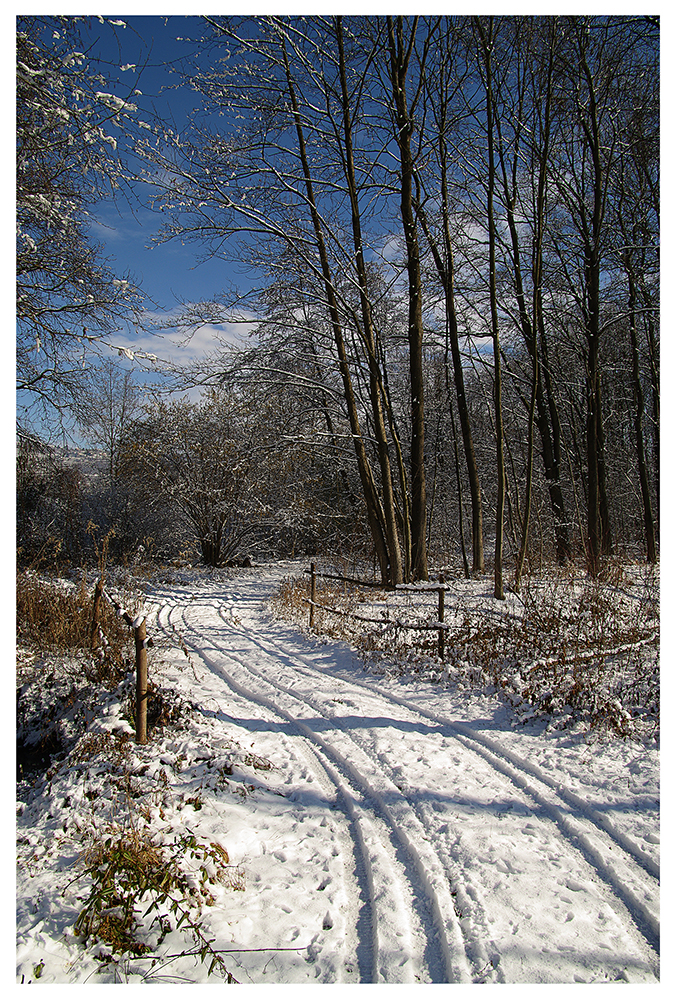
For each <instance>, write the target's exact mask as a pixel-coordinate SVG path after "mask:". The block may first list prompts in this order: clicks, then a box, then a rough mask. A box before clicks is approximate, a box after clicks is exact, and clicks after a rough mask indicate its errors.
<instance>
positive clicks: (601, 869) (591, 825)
mask: <svg viewBox="0 0 680 1004" xmlns="http://www.w3.org/2000/svg"><path fill="white" fill-rule="evenodd" d="M219 609H220V613H221V616H222V617H223V619H224V616H223V614H222V612H221V608H219ZM225 623H227V624H228V623H229V622H227V621H225ZM229 626H231V625H229ZM236 630H242V629H239V628H238V627H237V628H236ZM244 634H245V632H244ZM248 637H250V635H248ZM252 640H253V641H254V642H255V644H256V645H257V646H258V647H259V648H260V649H261V650H262V651H263V652H264V653H265V654H267V655H269V656H273V657H276V656H277V655H278V657H279V658H280V657H281V656H282V655H284V656H285V657H286V658H287V659H288V660H292V661H293V662H294V663H295V664H296V665H297V667H300V668H302V667H306V668H303V670H302V671H303V672H306V673H307V674H308V675H311V676H312V677H313V676H314V674H320V673H321V672H322V671H321V670H320V669H319V666H318V664H317V663H316V662H315V660H313V659H311V658H309V657H306V656H304V655H303V654H302V653H299V652H295V651H294V650H292V649H289V648H287V647H286V646H283V645H280V644H278V643H268V644H264V643H263V642H262V641H261V640H260V639H259V638H255V637H254V638H252ZM332 675H333V676H335V677H336V678H339V679H341V680H343V682H344V683H346V684H348V685H349V686H351V687H355V688H357V689H358V690H360V691H361V690H367V691H369V692H373V693H374V694H378V695H379V696H380V697H381V698H383V699H386V700H388V701H389V702H390V703H391V704H393V705H396V706H397V707H400V708H405V709H407V710H409V711H410V712H412V713H415V714H416V715H417V716H418V717H419V719H420V720H421V721H424V722H436V723H437V724H439V725H443V726H444V727H445V728H447V729H448V730H449V734H450V737H451V738H453V739H455V740H457V741H458V742H459V743H461V744H462V745H464V746H465V747H466V748H468V749H469V750H470V751H471V752H473V753H475V754H477V755H478V756H480V757H481V758H482V759H484V760H485V761H486V762H487V763H488V764H489V765H490V766H491V767H492V768H493V769H494V770H496V771H498V772H499V773H501V774H503V775H504V776H505V777H506V778H508V780H510V781H511V782H512V783H513V785H514V786H515V787H516V788H518V789H519V790H520V791H522V792H523V793H524V794H525V795H528V796H529V797H530V798H531V799H532V801H533V802H534V803H535V804H536V805H537V806H539V807H540V809H541V810H543V812H545V813H546V814H547V815H548V816H549V817H551V818H552V819H553V821H554V822H555V824H556V825H557V827H558V829H559V830H560V832H561V833H562V834H563V835H564V836H565V837H566V839H567V840H568V841H569V844H570V846H572V847H573V848H574V849H576V850H577V851H578V852H579V853H580V854H581V856H582V857H583V858H585V860H586V861H587V862H588V864H589V865H590V866H591V867H592V868H594V870H595V871H596V873H597V875H598V877H599V878H600V880H601V881H602V882H604V884H605V885H606V886H607V887H608V888H610V889H611V890H612V891H613V892H614V894H615V895H616V898H617V900H618V902H619V903H620V904H621V905H622V906H623V907H624V908H625V914H624V915H623V916H624V918H626V917H627V918H629V919H630V920H632V922H633V924H634V925H635V928H636V929H637V931H638V932H639V934H640V935H641V936H642V938H644V941H645V943H646V947H645V946H641V947H645V954H646V955H649V948H651V949H652V952H653V953H654V957H653V958H650V962H651V965H652V966H653V968H654V970H655V972H656V973H657V974H658V954H659V942H660V924H659V906H658V891H657V889H655V893H656V895H651V894H650V890H649V886H650V883H649V879H650V878H652V879H654V880H656V883H657V886H658V878H659V867H658V865H657V863H656V862H655V861H654V859H653V858H652V857H651V856H650V855H648V854H646V853H645V852H644V851H643V850H642V849H641V848H638V847H637V846H636V845H635V844H634V843H633V841H632V840H630V838H629V837H627V836H626V835H625V834H623V833H621V832H620V831H619V830H618V829H617V828H616V827H615V826H614V825H613V824H612V823H611V822H610V821H609V820H608V819H607V817H606V816H605V815H604V814H603V813H601V812H599V811H598V810H596V809H592V808H591V807H590V806H589V805H588V804H587V802H586V801H585V800H584V799H582V798H580V797H579V796H578V795H576V794H574V793H572V792H569V791H568V790H567V789H565V788H564V786H563V785H560V784H555V783H554V782H553V781H552V779H551V778H549V777H548V775H546V774H545V772H544V771H542V770H540V768H538V767H535V766H533V765H531V764H529V763H527V761H526V760H524V759H523V758H522V757H520V756H517V755H516V754H514V753H512V752H511V751H509V750H507V749H505V748H504V747H503V746H502V745H501V744H500V743H498V742H496V741H495V740H492V739H488V738H487V737H482V736H480V735H479V733H478V732H477V731H476V730H474V729H472V728H471V727H470V726H468V725H466V724H465V723H464V722H461V721H459V720H456V719H453V718H450V717H448V716H445V715H439V714H436V713H435V712H430V711H427V710H425V709H423V708H421V707H420V706H419V705H418V704H417V703H416V702H414V701H409V700H408V699H407V698H400V697H396V696H395V695H394V693H392V692H391V691H389V690H388V689H387V688H384V687H381V686H380V685H378V684H373V683H370V682H369V681H361V682H358V681H356V680H355V679H353V678H349V677H347V676H346V675H345V674H343V673H341V672H337V671H335V672H333V673H332ZM575 812H576V813H579V814H580V816H576V815H575ZM611 841H614V842H615V843H616V844H617V845H618V850H619V853H618V857H617V858H612V857H611V855H610V853H608V852H610V851H611V844H610V842H611ZM618 912H619V914H621V910H620V909H619V911H618Z"/></svg>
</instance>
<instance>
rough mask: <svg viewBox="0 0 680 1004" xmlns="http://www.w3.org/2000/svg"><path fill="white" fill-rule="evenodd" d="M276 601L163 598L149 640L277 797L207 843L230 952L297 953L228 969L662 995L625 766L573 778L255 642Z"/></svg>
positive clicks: (438, 697)
mask: <svg viewBox="0 0 680 1004" xmlns="http://www.w3.org/2000/svg"><path fill="white" fill-rule="evenodd" d="M274 583H275V572H274V570H272V571H271V572H269V573H267V574H262V573H261V572H259V573H258V574H252V575H249V576H248V575H243V576H240V577H235V578H233V579H231V580H223V581H221V582H220V581H214V582H212V583H210V582H206V583H205V584H202V585H199V584H197V583H192V584H191V585H189V586H187V587H177V586H173V587H168V589H167V592H165V593H164V594H163V597H162V598H161V597H160V596H159V597H158V600H159V602H158V605H157V606H156V607H155V608H154V613H153V617H154V618H155V624H154V623H153V620H152V618H151V617H150V618H149V631H150V633H151V634H156V635H157V636H158V635H160V634H161V633H162V634H164V635H166V636H167V638H168V639H169V640H174V642H175V643H176V642H177V640H178V637H180V636H181V638H182V640H183V643H184V644H185V645H186V646H187V649H188V650H189V652H190V655H191V662H192V665H193V669H194V676H193V677H192V678H191V679H189V677H188V675H187V671H186V665H185V666H184V674H183V675H184V686H185V687H186V686H187V683H188V682H190V687H191V695H192V699H193V700H194V701H196V702H197V704H198V705H199V706H200V707H202V708H203V709H204V711H205V712H206V714H209V715H213V716H216V717H218V718H219V719H220V720H221V721H223V722H224V723H225V724H231V725H232V727H233V729H234V730H236V732H237V733H238V735H237V738H238V739H239V741H241V742H243V736H244V735H247V736H248V739H249V743H252V742H253V740H255V743H254V749H255V751H256V752H257V753H258V754H260V755H263V756H266V757H268V758H269V759H270V760H271V761H272V762H273V763H274V764H275V765H276V767H277V774H276V777H275V779H274V783H273V785H272V786H273V787H274V788H276V789H277V792H278V793H279V794H280V795H285V796H286V801H285V803H284V804H282V805H280V807H279V809H278V810H277V811H276V812H272V811H271V807H269V811H261V812H259V813H257V812H256V810H255V809H254V808H252V807H251V808H249V807H248V806H247V805H246V806H244V807H243V812H242V815H241V818H240V820H239V821H236V820H235V819H234V818H233V811H231V814H230V816H229V820H228V823H226V825H227V826H228V832H226V833H224V834H222V833H220V836H221V837H222V839H224V841H225V843H226V844H227V845H228V846H229V848H230V854H232V859H233V858H234V856H235V855H236V856H237V855H238V852H239V849H240V850H241V853H242V855H243V860H244V862H245V863H246V867H247V869H248V871H249V873H251V878H250V879H249V886H250V888H251V892H252V897H253V898H252V900H249V901H248V902H245V901H244V903H243V908H242V909H243V916H242V918H241V921H240V922H239V920H238V917H237V918H236V920H235V921H234V922H233V923H232V924H231V925H230V929H229V931H230V939H234V941H235V942H236V944H240V945H241V946H242V947H243V948H250V949H252V948H254V947H256V946H257V944H262V943H263V942H264V943H266V944H267V945H269V946H271V945H273V944H278V945H283V944H284V943H286V944H298V943H300V944H304V945H305V946H309V947H308V948H307V953H306V955H305V956H304V959H303V960H302V962H301V961H300V958H299V956H298V955H294V954H291V955H289V956H281V957H280V958H279V959H278V961H277V962H276V965H277V966H278V967H283V968H279V969H278V971H277V973H276V975H275V976H274V975H273V974H272V972H271V971H270V972H262V968H261V962H260V963H258V962H257V958H256V955H257V953H255V955H254V956H253V958H252V964H251V963H250V962H249V961H248V960H246V961H243V959H245V958H246V957H245V956H242V957H241V958H242V965H243V967H245V968H246V969H247V972H248V977H249V978H250V979H252V980H253V981H255V982H270V981H276V982H301V981H302V980H303V979H304V980H309V979H310V978H311V979H316V980H319V981H327V982H343V981H345V982H357V981H360V982H374V983H377V982H388V983H413V982H419V981H422V982H435V983H447V982H456V983H461V982H462V983H471V982H506V983H517V982H520V983H528V982H532V983H537V982H547V983H566V982H573V981H576V982H609V981H614V980H625V981H629V982H656V980H657V978H658V939H659V930H658V923H659V921H658V918H659V903H658V874H659V868H658V853H655V852H658V836H657V834H658V818H657V817H656V811H655V807H654V805H653V800H652V799H650V798H649V797H647V793H648V790H649V789H648V787H645V786H644V785H643V786H641V787H640V790H639V792H638V796H637V797H633V793H632V790H631V786H630V777H628V778H627V779H625V780H624V778H623V776H622V775H624V774H625V773H626V771H625V767H624V764H625V763H626V760H627V759H630V753H628V754H626V753H625V751H622V750H618V751H617V752H616V753H612V752H611V751H610V750H604V749H603V750H602V753H601V755H598V754H597V752H596V753H594V754H593V753H592V750H593V748H592V747H591V748H590V754H591V755H592V761H591V763H590V764H588V765H586V764H585V763H584V759H583V757H581V758H580V759H576V758H575V757H574V752H573V750H571V749H569V747H565V746H558V744H557V740H556V739H554V738H547V737H545V736H539V735H536V734H528V733H526V732H525V733H522V734H519V733H513V732H512V731H510V729H509V728H508V726H507V723H505V720H504V718H503V709H502V707H500V706H498V705H497V704H494V705H493V712H494V717H489V709H488V705H487V706H483V707H482V713H481V715H480V714H479V713H478V712H479V710H480V708H479V707H477V706H475V707H474V708H470V707H468V708H464V707H462V706H461V705H460V704H458V705H457V704H456V698H455V696H454V695H452V693H451V691H445V690H441V689H439V688H436V687H434V686H430V685H428V684H423V685H418V686H416V685H414V684H413V683H403V682H398V681H385V680H382V681H380V682H378V680H377V679H376V677H374V676H371V675H370V674H369V673H367V672H365V671H364V670H363V669H362V668H361V666H360V664H358V662H357V661H356V660H355V659H353V657H352V655H351V652H350V650H349V649H348V648H347V646H345V645H343V644H340V643H330V644H326V645H322V644H320V643H318V644H317V643H315V641H314V640H313V639H306V638H304V637H302V636H301V635H299V634H298V633H297V632H295V631H294V630H293V629H292V628H290V627H288V626H286V625H282V624H280V623H276V622H274V621H272V620H270V619H269V618H268V617H267V615H266V613H265V612H264V608H263V601H264V599H265V598H266V595H267V594H268V592H270V591H271V589H272V588H273V585H274ZM196 678H197V679H196ZM471 712H472V713H471ZM473 719H474V721H473ZM495 719H497V720H495ZM241 730H242V731H241ZM235 735H236V733H235ZM598 759H599V760H600V761H601V762H599V763H598ZM628 766H629V765H628ZM588 767H590V771H589V770H588ZM637 769H638V770H640V768H639V767H638V768H637ZM591 771H594V773H591ZM617 785H618V788H617ZM600 786H601V787H600ZM640 796H643V797H640ZM213 811H214V814H215V826H216V827H219V825H220V820H221V824H222V825H223V826H224V825H225V819H224V815H222V816H220V811H219V807H218V806H217V807H214V809H213ZM249 813H250V816H249V815H248V814H249ZM244 834H247V835H248V839H246V837H244ZM230 837H231V843H229V841H230ZM239 841H240V843H239ZM256 897H257V898H256ZM256 904H257V906H258V909H259V910H260V911H261V913H260V914H259V916H258V917H257V918H254V917H253V916H252V910H253V908H254V907H255V906H256ZM315 927H316V929H314V928H315ZM258 965H259V966H260V968H259V969H258ZM300 966H302V969H301V968H300ZM301 974H302V975H301ZM236 975H237V976H238V977H239V978H241V977H240V975H239V973H238V972H237V973H236Z"/></svg>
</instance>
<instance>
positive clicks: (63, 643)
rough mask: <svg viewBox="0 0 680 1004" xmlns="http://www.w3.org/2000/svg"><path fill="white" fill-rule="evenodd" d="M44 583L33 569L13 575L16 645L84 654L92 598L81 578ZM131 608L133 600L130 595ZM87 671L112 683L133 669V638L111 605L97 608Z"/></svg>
mask: <svg viewBox="0 0 680 1004" xmlns="http://www.w3.org/2000/svg"><path fill="white" fill-rule="evenodd" d="M69 586H70V584H68V583H65V582H64V581H63V580H57V579H48V578H44V577H42V576H39V575H37V574H36V573H35V572H32V571H20V572H18V573H17V583H16V617H17V642H18V643H19V644H20V645H21V646H22V647H24V648H29V649H33V650H35V651H38V652H50V653H59V654H74V653H80V652H84V651H87V650H89V648H90V632H91V628H92V611H93V597H92V595H90V593H89V591H88V589H87V581H86V577H85V575H83V578H82V579H81V581H80V583H79V585H78V586H71V587H70V588H69ZM130 599H131V604H132V609H134V605H135V604H136V603H137V602H138V599H137V598H134V597H131V598H130ZM92 656H93V658H92V662H91V669H92V672H93V673H94V676H95V677H96V679H99V680H101V681H105V682H107V683H110V684H112V685H115V684H116V683H118V682H120V681H121V680H122V679H123V678H124V676H125V675H126V674H127V673H128V672H129V670H130V667H131V665H134V638H133V637H132V633H131V631H130V628H129V627H128V626H127V625H126V624H125V622H124V621H123V620H122V619H121V618H120V617H119V616H118V614H117V613H116V611H115V610H114V609H113V607H112V606H111V605H110V604H109V603H107V602H105V601H102V603H101V604H100V608H99V630H98V646H97V648H96V649H95V652H94V653H92Z"/></svg>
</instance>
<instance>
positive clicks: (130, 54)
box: [90, 15, 247, 359]
mask: <svg viewBox="0 0 680 1004" xmlns="http://www.w3.org/2000/svg"><path fill="white" fill-rule="evenodd" d="M109 20H116V18H115V17H113V16H112V17H111V18H110V19H109ZM121 20H124V21H125V23H126V27H125V28H123V27H122V26H114V27H111V26H110V25H109V24H106V25H101V24H100V23H99V22H98V20H97V19H96V18H93V21H92V25H91V31H90V34H91V37H92V39H93V43H94V44H93V48H92V50H91V52H92V55H93V56H97V57H100V58H101V59H103V60H104V61H105V62H106V63H107V64H108V65H109V66H110V67H111V68H112V71H113V74H112V84H111V90H112V91H113V93H115V94H118V95H119V96H120V97H125V96H126V95H127V92H128V90H129V89H130V88H131V87H132V86H135V87H136V88H138V89H139V90H141V91H142V95H141V96H138V97H136V98H135V100H136V102H137V103H138V105H139V108H140V110H148V109H150V108H151V107H153V108H154V109H155V111H156V112H157V113H158V114H160V115H162V116H164V117H167V120H168V121H169V122H171V123H172V124H173V125H174V127H175V128H178V129H179V128H181V126H182V125H183V123H184V122H185V121H186V116H187V114H188V113H189V112H190V111H191V109H192V108H193V107H194V105H195V102H196V96H195V95H193V94H191V92H189V91H188V90H186V89H184V88H179V89H170V88H173V87H176V85H177V83H178V82H179V76H178V74H177V73H176V72H173V70H176V69H177V68H178V64H179V61H180V60H181V59H191V58H192V57H193V56H194V54H195V53H196V51H197V46H196V44H195V40H196V39H197V38H198V37H200V35H201V33H203V31H204V26H203V23H202V21H201V19H200V18H199V17H192V16H182V15H176V16H171V17H164V16H161V15H143V16H138V17H136V16H131V17H130V16H127V15H126V16H125V17H124V18H121ZM192 40H194V41H192ZM128 64H133V65H134V66H135V67H136V68H137V69H127V70H122V69H118V68H119V67H125V66H127V65H128ZM142 117H143V116H142ZM138 194H139V199H140V202H139V204H133V205H132V206H130V205H129V204H128V203H127V201H126V200H125V199H123V198H120V199H118V200H117V202H112V201H111V202H107V203H103V204H101V205H100V206H99V207H98V209H97V212H96V214H95V218H94V219H93V224H92V227H91V233H92V236H93V238H94V239H95V240H96V241H97V242H98V243H101V244H103V245H104V247H105V249H106V250H105V253H106V256H107V257H108V258H109V261H110V264H111V267H112V269H113V270H114V271H117V272H119V273H125V272H128V271H129V272H130V273H131V274H132V276H133V278H134V279H135V280H137V281H138V283H139V285H140V286H141V288H142V289H143V291H144V292H145V293H146V294H147V295H148V297H149V298H150V299H151V301H153V302H154V303H155V304H158V306H159V309H158V310H155V309H154V308H153V307H151V309H152V311H153V313H154V314H156V313H160V314H163V313H164V312H166V311H167V312H171V311H173V310H175V309H177V308H178V306H180V305H181V304H182V303H191V302H196V301H200V300H209V299H211V298H213V297H214V296H215V295H216V294H217V293H218V292H219V291H220V290H221V289H222V288H224V287H226V286H227V285H228V284H229V282H230V281H234V280H237V281H238V279H240V280H243V278H244V277H243V276H238V273H236V272H235V271H234V270H233V269H231V268H230V266H229V264H228V263H226V262H224V261H216V260H209V261H206V262H201V263H199V262H198V260H197V256H196V253H195V251H196V249H195V248H194V247H192V246H189V245H182V244H181V243H180V242H179V241H176V242H172V243H170V244H165V245H161V246H154V245H153V242H152V237H153V234H154V233H156V232H157V230H158V229H159V228H160V226H161V223H162V216H160V215H159V213H158V212H155V211H153V210H152V209H151V208H149V207H148V205H145V203H148V199H149V195H150V194H151V193H150V191H149V190H148V189H147V188H146V186H144V185H140V186H139V188H138ZM246 278H247V277H246ZM222 330H223V331H228V328H225V329H222ZM121 335H122V336H123V337H122V341H123V342H125V340H126V339H128V340H130V341H133V342H135V343H136V344H137V345H138V346H139V347H140V348H143V349H145V350H147V351H154V352H157V353H158V354H159V355H163V354H165V355H172V356H173V358H176V359H177V358H184V359H186V358H188V356H189V355H191V354H193V352H194V351H195V352H196V353H198V354H201V353H202V352H203V351H204V350H205V349H206V348H208V347H209V346H210V345H211V344H212V341H213V331H212V330H211V329H206V330H205V331H203V332H201V333H199V335H197V336H196V337H195V338H194V339H193V340H192V345H191V346H190V347H185V348H184V349H182V350H180V351H177V350H175V349H174V348H170V346H169V345H166V346H165V352H164V351H163V348H159V347H158V344H157V340H150V339H149V338H148V337H145V336H143V335H141V334H139V333H137V334H136V333H135V332H132V331H124V332H121Z"/></svg>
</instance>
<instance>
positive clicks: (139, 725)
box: [90, 579, 153, 745]
mask: <svg viewBox="0 0 680 1004" xmlns="http://www.w3.org/2000/svg"><path fill="white" fill-rule="evenodd" d="M102 596H104V597H105V598H106V599H107V600H108V601H109V603H110V604H111V606H112V607H113V608H114V610H115V611H116V613H117V614H118V616H119V617H122V618H123V620H124V621H125V623H126V624H128V625H129V626H130V627H131V628H132V629H133V630H134V632H135V669H136V686H135V739H136V741H137V742H138V743H140V744H142V745H143V744H144V743H146V741H147V735H146V721H147V703H148V697H149V688H148V678H147V655H146V653H147V648H150V647H151V646H152V645H153V639H151V638H147V636H146V616H145V615H144V614H137V616H136V617H133V616H132V615H131V614H129V613H128V612H127V610H124V609H123V607H122V606H121V605H120V603H118V601H117V600H115V599H114V598H113V597H112V596H109V594H108V593H106V592H105V591H104V582H103V579H99V580H98V581H97V585H96V586H95V590H94V601H93V605H92V628H91V630H90V647H91V648H94V646H95V643H96V639H97V625H98V623H99V606H100V603H101V599H102Z"/></svg>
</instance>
